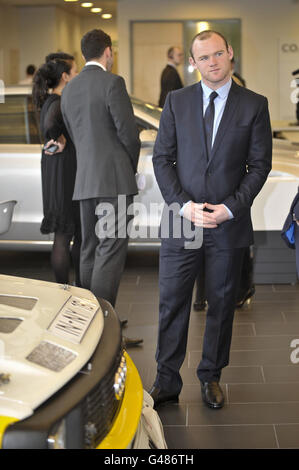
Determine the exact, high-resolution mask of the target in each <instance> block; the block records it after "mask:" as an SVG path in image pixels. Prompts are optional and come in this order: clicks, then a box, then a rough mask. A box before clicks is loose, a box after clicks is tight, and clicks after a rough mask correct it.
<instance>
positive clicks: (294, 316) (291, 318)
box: [282, 302, 299, 323]
mask: <svg viewBox="0 0 299 470" xmlns="http://www.w3.org/2000/svg"><path fill="white" fill-rule="evenodd" d="M282 315H283V317H284V318H285V321H286V322H288V323H289V322H291V323H298V322H299V302H298V309H297V310H293V311H289V310H287V309H285V310H283V311H282Z"/></svg>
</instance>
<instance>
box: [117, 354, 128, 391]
mask: <svg viewBox="0 0 299 470" xmlns="http://www.w3.org/2000/svg"><path fill="white" fill-rule="evenodd" d="M126 377H127V363H126V358H125V356H122V358H121V361H120V364H119V368H118V369H117V372H116V374H115V377H114V393H115V397H116V399H117V400H121V398H122V396H123V393H124V391H125V384H126Z"/></svg>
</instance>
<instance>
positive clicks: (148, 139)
mask: <svg viewBox="0 0 299 470" xmlns="http://www.w3.org/2000/svg"><path fill="white" fill-rule="evenodd" d="M157 134H158V132H157V131H156V130H155V129H143V130H142V131H141V132H140V134H139V138H140V140H141V147H153V146H154V143H155V140H156V137H157Z"/></svg>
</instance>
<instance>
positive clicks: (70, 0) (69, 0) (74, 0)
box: [64, 0, 78, 2]
mask: <svg viewBox="0 0 299 470" xmlns="http://www.w3.org/2000/svg"><path fill="white" fill-rule="evenodd" d="M64 1H65V2H77V1H78V0H64Z"/></svg>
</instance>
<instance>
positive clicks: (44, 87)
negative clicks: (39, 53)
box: [32, 52, 74, 111]
mask: <svg viewBox="0 0 299 470" xmlns="http://www.w3.org/2000/svg"><path fill="white" fill-rule="evenodd" d="M73 60H74V57H73V56H72V55H70V54H66V53H64V52H55V53H52V54H49V55H47V57H46V61H45V63H44V64H43V65H42V66H41V67H40V68H39V69H38V70H37V71H36V73H35V75H34V79H33V88H32V97H33V103H34V106H35V107H36V109H37V110H38V111H39V110H40V109H41V108H42V106H43V104H44V102H45V101H46V99H47V96H48V93H49V90H51V89H53V88H56V87H57V86H58V84H59V82H60V80H61V76H62V74H63V72H66V73H67V74H69V73H70V71H71V68H72V65H73V64H72V62H73Z"/></svg>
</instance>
